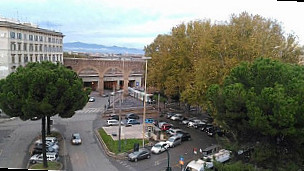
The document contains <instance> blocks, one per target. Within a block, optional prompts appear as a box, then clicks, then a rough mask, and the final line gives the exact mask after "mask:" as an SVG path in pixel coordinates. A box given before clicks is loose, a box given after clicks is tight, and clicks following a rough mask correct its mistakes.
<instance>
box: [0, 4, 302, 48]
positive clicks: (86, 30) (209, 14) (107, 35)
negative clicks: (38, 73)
mask: <svg viewBox="0 0 304 171" xmlns="http://www.w3.org/2000/svg"><path fill="white" fill-rule="evenodd" d="M244 11H246V12H248V13H249V14H253V15H256V14H258V15H260V16H262V17H265V18H267V19H273V20H277V21H278V22H280V23H281V25H282V27H283V30H284V31H285V32H286V33H292V34H294V35H296V36H298V41H299V43H300V45H304V22H303V16H304V3H303V2H302V3H299V2H296V1H276V0H250V1H249V0H229V1H227V0H208V1H207V0H1V3H0V17H5V18H14V19H17V20H19V21H20V22H32V23H34V24H38V26H39V27H40V28H46V29H51V30H55V31H60V32H62V33H63V34H64V35H65V37H64V43H67V42H78V41H79V42H84V43H94V44H101V45H106V46H114V45H115V46H121V47H129V48H139V49H143V48H144V47H145V46H147V45H149V44H151V43H152V42H153V40H154V39H155V38H156V37H157V35H159V34H170V32H171V29H172V28H173V27H175V26H177V25H179V24H181V23H183V22H184V23H187V22H189V21H195V20H205V19H207V20H211V22H222V21H229V20H230V17H231V15H232V14H236V15H238V14H240V13H242V12H244Z"/></svg>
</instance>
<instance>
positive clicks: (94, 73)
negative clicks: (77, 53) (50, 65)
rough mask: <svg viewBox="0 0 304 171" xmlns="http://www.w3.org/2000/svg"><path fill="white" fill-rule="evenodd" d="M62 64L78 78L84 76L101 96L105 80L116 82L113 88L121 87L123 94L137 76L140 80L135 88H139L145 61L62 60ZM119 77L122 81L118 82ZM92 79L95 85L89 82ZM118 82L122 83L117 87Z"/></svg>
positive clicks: (120, 59)
mask: <svg viewBox="0 0 304 171" xmlns="http://www.w3.org/2000/svg"><path fill="white" fill-rule="evenodd" d="M63 63H64V65H65V66H66V67H68V68H71V69H72V70H73V71H75V72H76V73H77V74H78V75H79V76H81V75H82V74H84V75H85V74H86V77H87V78H86V79H87V81H89V82H91V83H92V88H93V89H94V88H95V87H96V90H97V91H99V93H100V94H103V92H104V87H105V85H104V82H105V80H106V81H109V79H110V78H111V79H113V80H114V81H117V84H115V86H116V87H117V88H120V87H123V89H124V92H125V93H127V92H128V84H129V79H130V78H131V77H135V76H137V77H138V76H139V77H140V80H139V81H138V82H136V86H140V85H141V79H142V76H143V73H144V71H143V69H144V68H143V67H144V64H145V61H144V60H142V59H140V58H139V59H133V58H127V57H125V58H118V59H116V60H110V59H102V58H64V59H63ZM109 71H111V72H110V73H112V75H111V74H109ZM90 76H91V77H90ZM119 76H121V77H122V78H121V79H122V80H123V81H120V80H119V78H118V77H119ZM93 77H95V80H96V78H98V79H97V85H96V83H95V82H96V81H93V79H91V80H90V78H93ZM115 78H116V80H115ZM120 82H123V86H121V85H119V83H120ZM93 84H94V85H93ZM113 86H114V85H113ZM134 86H135V85H134Z"/></svg>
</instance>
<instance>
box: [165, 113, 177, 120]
mask: <svg viewBox="0 0 304 171" xmlns="http://www.w3.org/2000/svg"><path fill="white" fill-rule="evenodd" d="M173 115H175V114H174V113H172V112H168V113H167V116H166V118H167V119H170V118H171V117H172V116H173Z"/></svg>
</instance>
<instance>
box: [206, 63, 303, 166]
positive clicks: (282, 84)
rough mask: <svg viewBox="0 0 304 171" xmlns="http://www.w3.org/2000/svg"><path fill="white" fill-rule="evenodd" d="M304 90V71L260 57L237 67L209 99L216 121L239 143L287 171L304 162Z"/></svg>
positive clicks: (211, 91)
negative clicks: (292, 166) (291, 165)
mask: <svg viewBox="0 0 304 171" xmlns="http://www.w3.org/2000/svg"><path fill="white" fill-rule="evenodd" d="M303 86H304V68H303V67H302V66H299V65H294V64H286V63H282V62H279V61H276V60H271V59H263V58H260V59H257V60H255V61H254V62H253V63H251V64H250V63H247V62H246V63H242V64H240V65H239V66H238V67H236V68H234V69H233V70H232V71H231V73H230V75H229V76H227V77H226V78H225V82H224V84H223V86H220V85H212V86H211V87H210V88H209V89H208V98H209V100H210V102H211V103H210V104H211V108H212V111H213V116H214V117H215V118H216V120H217V121H218V123H219V124H220V125H222V126H223V127H224V128H225V129H227V130H229V131H230V132H231V133H232V134H233V135H234V138H235V139H234V140H235V141H237V143H239V144H251V145H255V153H254V155H253V156H252V160H253V162H256V163H258V164H259V165H260V166H263V167H267V168H271V169H273V170H278V169H284V168H285V169H286V167H287V165H286V163H293V164H296V165H297V166H300V165H301V164H302V162H303V161H302V159H303V158H304V153H303V151H302V150H300V149H302V148H303V146H304V131H303V130H304V124H303V123H304V115H303V112H304V102H303V97H304V89H303ZM257 142H258V143H257ZM278 161H281V162H278ZM288 166H290V165H288Z"/></svg>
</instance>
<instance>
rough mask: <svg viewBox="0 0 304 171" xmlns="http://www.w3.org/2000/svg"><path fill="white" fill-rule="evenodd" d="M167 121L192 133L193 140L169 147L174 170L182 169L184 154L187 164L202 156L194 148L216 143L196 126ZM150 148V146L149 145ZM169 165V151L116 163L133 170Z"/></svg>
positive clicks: (145, 170) (159, 169)
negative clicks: (195, 127) (181, 160)
mask: <svg viewBox="0 0 304 171" xmlns="http://www.w3.org/2000/svg"><path fill="white" fill-rule="evenodd" d="M164 120H165V121H168V122H171V123H172V124H174V126H178V127H180V128H181V129H183V130H185V131H187V132H189V133H190V134H191V138H192V140H191V141H184V142H183V143H182V144H181V145H178V146H176V147H174V148H170V149H169V155H170V166H171V167H172V170H173V171H175V170H176V171H180V170H181V165H180V164H179V160H180V157H181V156H183V158H184V163H185V165H186V164H187V163H189V162H190V161H191V160H193V159H198V158H199V157H200V155H199V152H198V154H194V153H193V149H194V148H197V149H198V151H199V149H200V148H201V149H204V148H206V147H209V146H210V145H211V144H216V139H215V138H212V137H209V136H207V134H206V133H205V132H202V131H200V130H197V129H194V128H187V127H186V126H184V125H180V124H178V122H177V121H176V122H175V121H170V120H167V119H164ZM148 148H149V149H150V147H148ZM167 165H168V157H167V153H166V152H163V153H161V154H152V156H151V158H150V159H146V160H140V161H138V162H130V161H127V160H118V161H117V162H116V164H115V166H116V167H117V168H120V170H132V171H143V170H144V171H156V170H157V171H161V170H165V168H166V167H167Z"/></svg>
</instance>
